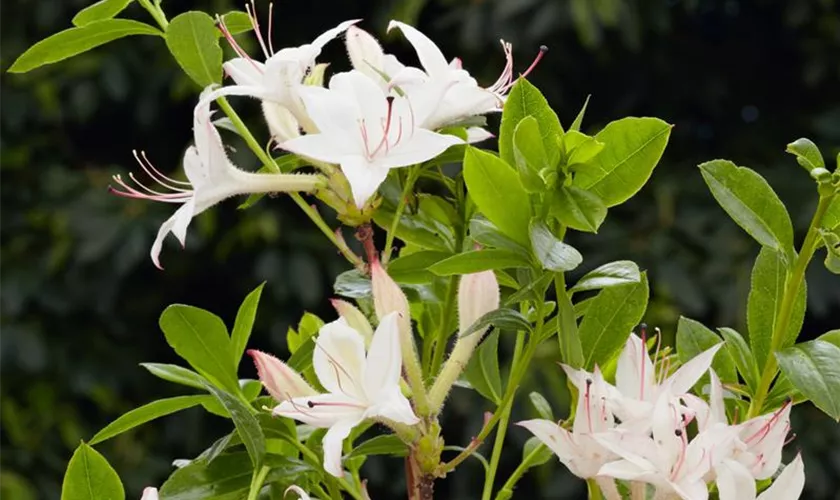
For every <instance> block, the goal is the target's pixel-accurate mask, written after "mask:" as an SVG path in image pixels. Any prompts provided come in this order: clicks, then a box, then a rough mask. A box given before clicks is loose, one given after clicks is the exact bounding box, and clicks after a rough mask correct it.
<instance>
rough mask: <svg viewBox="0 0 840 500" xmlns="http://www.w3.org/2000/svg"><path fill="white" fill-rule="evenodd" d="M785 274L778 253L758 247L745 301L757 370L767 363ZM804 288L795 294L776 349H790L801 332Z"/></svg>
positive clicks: (781, 259)
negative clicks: (786, 323) (748, 292)
mask: <svg viewBox="0 0 840 500" xmlns="http://www.w3.org/2000/svg"><path fill="white" fill-rule="evenodd" d="M786 276H787V270H786V267H785V263H784V258H783V257H782V254H780V253H779V252H776V251H773V250H771V249H769V248H767V247H762V248H761V251H760V252H759V253H758V257H757V258H756V259H755V265H754V266H753V270H752V276H751V278H750V294H749V297H748V298H747V328H748V330H749V340H750V348H751V349H752V352H753V356H755V361H756V363H757V364H758V366H759V368H762V367H764V365H765V364H766V363H767V356H769V355H770V345H771V341H772V338H773V331H774V330H775V328H776V316H777V314H778V311H779V308H780V307H781V303H782V296H783V295H784V293H785V280H786ZM806 295H807V286H806V284H805V282H804V281H803V282H802V286H801V287H800V289H799V293H798V294H797V296H796V299H795V300H794V303H793V310H792V312H791V315H790V322H789V324H788V329H787V332H786V333H785V335H784V338H783V341H782V344H781V345H780V348H785V347H787V346H790V345H793V343H794V342H796V337H797V336H798V335H799V331H800V330H801V329H802V322H803V321H804V318H805V299H806Z"/></svg>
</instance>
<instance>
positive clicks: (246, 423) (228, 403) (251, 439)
mask: <svg viewBox="0 0 840 500" xmlns="http://www.w3.org/2000/svg"><path fill="white" fill-rule="evenodd" d="M205 388H206V389H207V390H208V391H209V392H210V393H211V394H212V395H214V396H216V399H218V400H219V403H221V404H222V406H224V407H225V410H227V412H228V414H229V415H230V418H231V420H233V424H234V425H235V426H236V432H237V433H238V434H239V438H240V439H242V443H243V444H244V445H245V449H246V450H247V451H248V456H249V457H250V458H251V463H252V464H253V466H254V468H255V469H256V468H257V467H258V466H259V465H260V464H262V460H263V456H264V455H265V436H264V435H263V432H262V429H261V428H260V424H259V422H257V418H256V417H255V416H254V414H253V413H251V408H249V407H247V406H245V403H242V402H241V401H239V400H238V399H236V398H235V397H234V396H232V395H231V394H229V393H227V392H225V391H223V390H221V389H219V388H218V387H215V386H213V385H210V384H207V385H206V386H205Z"/></svg>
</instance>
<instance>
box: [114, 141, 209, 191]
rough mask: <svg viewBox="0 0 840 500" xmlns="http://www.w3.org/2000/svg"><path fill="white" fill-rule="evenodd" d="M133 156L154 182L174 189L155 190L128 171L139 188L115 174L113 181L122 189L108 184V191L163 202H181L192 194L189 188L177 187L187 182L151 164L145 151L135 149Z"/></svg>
mask: <svg viewBox="0 0 840 500" xmlns="http://www.w3.org/2000/svg"><path fill="white" fill-rule="evenodd" d="M133 154H134V158H135V159H136V160H137V163H139V164H140V168H142V169H143V171H144V172H146V174H147V175H148V176H149V177H150V178H151V179H152V180H153V181H154V182H156V183H158V184H160V185H161V186H163V187H164V188H166V189H169V190H171V191H174V192H173V193H162V192H160V191H155V190H154V189H151V188H150V187H148V186H146V185H145V184H143V183H142V182H140V181H139V180H138V179H137V177H135V176H134V173H133V172H129V174H128V176H129V178H130V179H131V180H132V181H134V183H135V184H137V186H138V187H139V188H140V189H137V188H135V187H133V186H131V185H130V184H129V183H127V182H126V181H125V180H123V178H122V176H121V175H119V174H117V175H114V176H113V177H112V179H113V180H114V182H115V183H117V184H118V185H119V186H120V187H121V188H122V189H123V191H121V190H119V189H116V188H114V187H112V186H108V191H110V192H111V193H113V194H115V195H117V196H122V197H124V198H134V199H142V200H153V201H160V202H164V203H183V202H185V201H187V200H189V199H190V198H191V197H192V196H193V192H192V191H191V190H188V189H185V188H182V187H179V185H181V186H189V185H190V183H189V182H184V181H176V180H175V179H172V178H170V177H167V176H166V175H164V174H163V173H161V172H160V171H159V170H158V169H156V168H155V167H154V165H152V163H151V162H150V161H149V159H148V158H147V157H146V155H145V153H140V154H139V155H138V154H137V151H133Z"/></svg>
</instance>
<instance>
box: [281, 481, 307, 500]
mask: <svg viewBox="0 0 840 500" xmlns="http://www.w3.org/2000/svg"><path fill="white" fill-rule="evenodd" d="M290 491H294V492H295V493H297V494H298V500H311V498H310V497H309V494H308V493H306V492H305V491H303V488H301V487H300V486H296V485H294V484H293V485H291V486H289V487H288V488H286V491H284V492H283V498H286V496H287V495H288V494H289V492H290Z"/></svg>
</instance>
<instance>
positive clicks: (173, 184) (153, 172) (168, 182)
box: [132, 151, 191, 193]
mask: <svg viewBox="0 0 840 500" xmlns="http://www.w3.org/2000/svg"><path fill="white" fill-rule="evenodd" d="M132 153H133V154H134V159H136V160H137V163H139V164H140V167H141V168H142V169H143V171H144V172H146V175H148V176H149V177H151V178H152V180H153V181H155V182H157V183H158V184H160V185H161V186H163V187H165V188H167V189H171V190H172V191H180V192H182V193H186V192H187V191H189V189H184V188H180V187H178V185H181V186H191V184H190V183H189V182H184V181H178V180H175V179H173V178H171V177H168V176H166V175H165V174H163V173H162V172H161V171H160V170H158V169H156V168H155V166H154V165H152V162H150V161H149V159H148V158H147V157H146V153H145V152H143V151H141V152H140V156H138V155H137V151H132ZM141 157H142V158H143V160H141V159H140V158H141ZM135 182H136V181H135ZM138 184H139V183H138Z"/></svg>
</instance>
